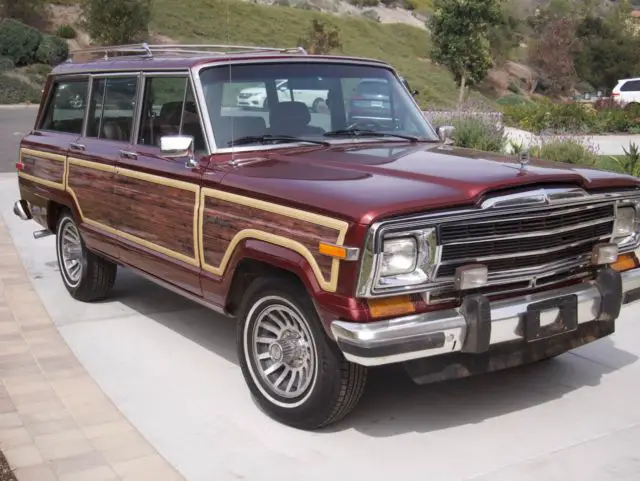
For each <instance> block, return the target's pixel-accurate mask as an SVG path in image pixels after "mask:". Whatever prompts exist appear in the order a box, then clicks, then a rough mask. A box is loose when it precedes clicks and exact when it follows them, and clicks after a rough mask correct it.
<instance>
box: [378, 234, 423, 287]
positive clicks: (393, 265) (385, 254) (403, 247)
mask: <svg viewBox="0 0 640 481" xmlns="http://www.w3.org/2000/svg"><path fill="white" fill-rule="evenodd" d="M417 259H418V243H417V242H416V239H415V238H414V237H403V238H399V239H388V240H385V241H384V245H383V251H382V265H381V270H380V275H381V276H382V277H386V276H397V275H400V274H409V273H411V272H413V271H414V270H415V269H416V263H417Z"/></svg>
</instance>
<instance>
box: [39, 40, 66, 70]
mask: <svg viewBox="0 0 640 481" xmlns="http://www.w3.org/2000/svg"><path fill="white" fill-rule="evenodd" d="M68 56H69V46H68V45H67V42H66V41H65V40H64V39H61V38H60V37H54V36H53V35H43V36H42V40H41V41H40V45H38V50H37V51H36V61H37V62H38V63H44V64H47V65H58V64H59V63H61V62H64V61H65V60H66V59H67V57H68Z"/></svg>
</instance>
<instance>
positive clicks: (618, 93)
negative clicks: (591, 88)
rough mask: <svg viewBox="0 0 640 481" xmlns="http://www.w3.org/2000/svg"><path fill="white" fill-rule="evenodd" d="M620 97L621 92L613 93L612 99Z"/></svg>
mask: <svg viewBox="0 0 640 481" xmlns="http://www.w3.org/2000/svg"><path fill="white" fill-rule="evenodd" d="M619 95H620V92H611V96H612V97H618V96H619Z"/></svg>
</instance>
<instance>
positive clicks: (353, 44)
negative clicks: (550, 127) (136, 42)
mask: <svg viewBox="0 0 640 481" xmlns="http://www.w3.org/2000/svg"><path fill="white" fill-rule="evenodd" d="M314 18H319V19H322V20H324V21H328V22H330V23H331V24H333V25H335V26H337V27H338V28H339V29H340V34H341V39H342V44H343V48H342V50H341V51H340V52H334V53H335V54H344V55H353V56H359V57H367V58H375V59H381V60H384V61H386V62H388V63H390V64H391V65H393V67H395V68H396V69H397V70H398V72H399V73H400V75H403V76H405V77H406V78H407V80H408V81H409V83H410V84H411V86H412V87H413V88H415V89H417V90H419V91H420V94H419V96H418V101H419V102H420V104H421V105H422V106H423V107H451V106H453V105H455V102H456V99H457V91H456V85H455V82H454V81H453V77H452V76H451V75H450V74H449V73H448V72H447V71H446V70H445V69H442V68H439V67H436V66H435V65H433V64H431V63H430V62H429V61H428V60H427V59H428V58H429V48H430V41H429V35H428V33H427V32H426V31H424V30H421V29H418V28H415V27H411V26H409V25H403V24H378V23H375V22H371V21H369V20H366V19H359V18H350V17H337V16H332V15H328V14H322V13H319V12H312V11H307V10H301V9H296V8H290V7H279V6H262V5H257V4H253V3H248V2H242V1H237V0H183V1H182V2H180V8H176V4H175V2H174V1H173V0H155V1H154V3H153V18H152V23H151V28H152V30H153V31H154V32H157V33H159V34H164V35H167V36H169V37H171V38H173V39H175V40H177V41H180V42H194V43H223V44H226V43H231V44H240V45H242V44H244V45H266V46H276V47H294V46H297V45H298V43H299V39H300V38H302V37H304V36H305V35H306V33H307V31H308V30H309V28H310V25H311V21H312V20H313V19H314ZM474 96H476V97H478V96H479V94H474Z"/></svg>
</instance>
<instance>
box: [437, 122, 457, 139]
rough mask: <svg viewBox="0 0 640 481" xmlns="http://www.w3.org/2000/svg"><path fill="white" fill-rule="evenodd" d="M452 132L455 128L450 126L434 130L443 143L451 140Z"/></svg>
mask: <svg viewBox="0 0 640 481" xmlns="http://www.w3.org/2000/svg"><path fill="white" fill-rule="evenodd" d="M454 130H455V128H454V127H453V126H452V125H441V126H440V127H438V128H436V132H437V133H438V137H439V138H440V142H442V143H445V142H446V141H447V140H451V138H452V137H453V131H454Z"/></svg>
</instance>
